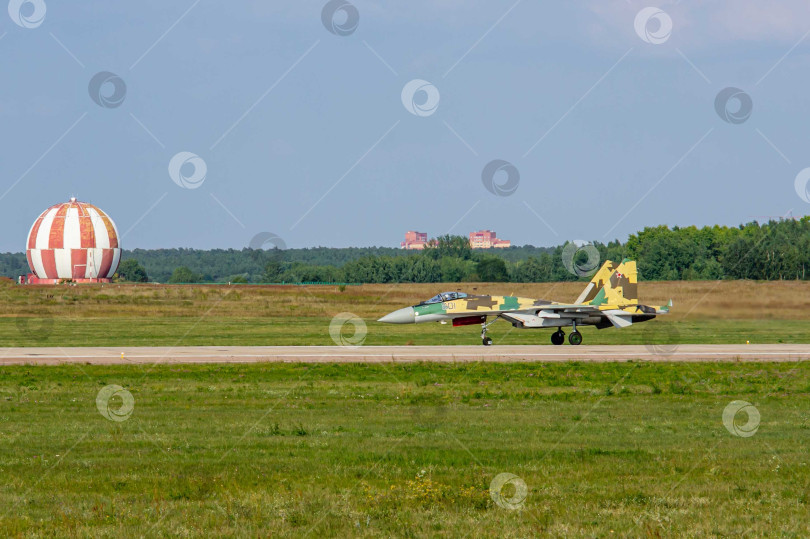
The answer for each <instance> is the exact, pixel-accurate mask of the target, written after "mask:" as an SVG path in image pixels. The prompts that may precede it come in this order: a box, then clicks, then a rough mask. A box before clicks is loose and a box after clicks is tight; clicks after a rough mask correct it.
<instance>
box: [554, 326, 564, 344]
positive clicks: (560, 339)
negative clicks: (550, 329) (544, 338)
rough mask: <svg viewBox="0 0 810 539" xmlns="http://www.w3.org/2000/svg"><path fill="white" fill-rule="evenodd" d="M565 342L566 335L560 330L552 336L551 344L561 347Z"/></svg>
mask: <svg viewBox="0 0 810 539" xmlns="http://www.w3.org/2000/svg"><path fill="white" fill-rule="evenodd" d="M564 342H565V333H563V330H561V329H558V330H557V331H555V332H554V333H552V334H551V344H555V345H560V344H562V343H564Z"/></svg>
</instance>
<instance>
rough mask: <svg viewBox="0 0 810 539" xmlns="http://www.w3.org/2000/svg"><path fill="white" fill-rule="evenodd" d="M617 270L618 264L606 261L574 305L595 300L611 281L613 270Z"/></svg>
mask: <svg viewBox="0 0 810 539" xmlns="http://www.w3.org/2000/svg"><path fill="white" fill-rule="evenodd" d="M615 269H616V264H615V263H614V262H611V261H610V260H607V261H605V263H604V264H602V267H601V268H599V271H597V272H596V273H594V275H593V278H592V279H591V282H590V283H588V286H586V287H585V290H583V291H582V293H581V294H580V295H579V297H578V298H577V300H576V301H575V302H574V303H588V302H590V301H591V300H593V299H594V298H595V297H596V295H597V294H598V293H599V291H600V290H602V288H603V287H604V286H605V283H606V282H608V279H610V275H611V274H612V273H613V270H615Z"/></svg>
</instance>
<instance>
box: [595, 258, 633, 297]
mask: <svg viewBox="0 0 810 539" xmlns="http://www.w3.org/2000/svg"><path fill="white" fill-rule="evenodd" d="M606 265H607V264H606ZM603 268H604V266H603ZM600 271H601V270H600ZM590 304H591V305H638V270H637V269H636V261H635V260H630V259H629V258H625V259H624V260H622V262H621V264H619V265H618V266H616V268H615V269H614V270H613V272H612V273H611V274H610V277H609V278H608V279H607V280H606V282H605V284H604V286H603V287H602V289H601V290H600V291H599V292H598V293H597V294H596V296H594V297H593V299H592V300H591V301H590Z"/></svg>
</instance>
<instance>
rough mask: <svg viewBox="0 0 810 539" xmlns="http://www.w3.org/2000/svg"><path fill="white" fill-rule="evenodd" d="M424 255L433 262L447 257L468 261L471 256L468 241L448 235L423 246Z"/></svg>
mask: <svg viewBox="0 0 810 539" xmlns="http://www.w3.org/2000/svg"><path fill="white" fill-rule="evenodd" d="M424 253H425V255H426V256H428V257H429V258H432V259H433V260H440V259H442V258H445V257H448V256H449V257H455V258H462V259H464V260H469V259H470V258H472V256H473V251H472V248H471V247H470V240H469V239H467V238H465V237H464V236H451V235H450V234H445V235H444V236H439V237H438V238H436V239H435V240H433V241H431V242H430V243H428V244H427V245H426V246H425V250H424Z"/></svg>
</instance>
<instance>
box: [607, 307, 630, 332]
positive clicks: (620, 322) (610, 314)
mask: <svg viewBox="0 0 810 539" xmlns="http://www.w3.org/2000/svg"><path fill="white" fill-rule="evenodd" d="M602 314H604V315H605V316H607V319H608V320H610V323H611V324H613V326H614V327H617V328H620V329H621V328H626V327H628V326H632V325H633V315H631V314H629V313H627V312H625V311H622V310H619V309H616V310H610V311H602Z"/></svg>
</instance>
